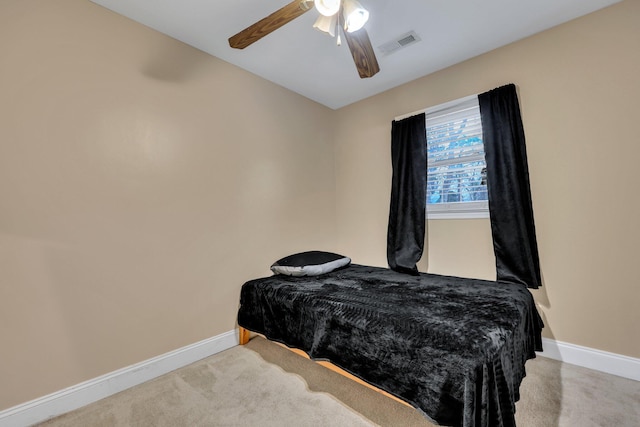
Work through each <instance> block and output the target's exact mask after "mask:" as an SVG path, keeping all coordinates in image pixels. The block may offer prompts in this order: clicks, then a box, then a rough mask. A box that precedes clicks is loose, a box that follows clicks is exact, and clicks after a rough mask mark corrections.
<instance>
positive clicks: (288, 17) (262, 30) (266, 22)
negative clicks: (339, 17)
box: [229, 0, 313, 49]
mask: <svg viewBox="0 0 640 427" xmlns="http://www.w3.org/2000/svg"><path fill="white" fill-rule="evenodd" d="M312 6H313V1H307V0H294V1H292V2H291V3H289V4H288V5H286V6H284V7H282V8H280V9H278V10H276V11H275V12H273V13H272V14H271V15H269V16H267V17H266V18H263V19H261V20H259V21H258V22H256V23H255V24H253V25H251V26H249V27H247V28H245V29H244V30H242V31H240V32H239V33H238V34H236V35H234V36H232V37H230V38H229V46H231V47H232V48H235V49H244V48H245V47H247V46H249V45H251V44H252V43H255V42H257V41H258V40H260V39H261V38H263V37H264V36H266V35H267V34H270V33H272V32H273V31H275V30H277V29H278V28H280V27H282V26H283V25H284V24H286V23H288V22H291V21H293V20H294V19H296V18H297V17H299V16H301V15H302V14H304V13H305V12H307V11H308V10H309V9H311V7H312Z"/></svg>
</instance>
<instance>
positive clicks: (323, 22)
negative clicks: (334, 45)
mask: <svg viewBox="0 0 640 427" xmlns="http://www.w3.org/2000/svg"><path fill="white" fill-rule="evenodd" d="M337 23H338V14H337V13H336V14H334V15H332V16H324V15H320V16H318V19H316V23H315V24H313V28H315V29H316V30H320V31H322V32H323V33H327V34H329V35H330V36H331V37H335V36H336V24H337Z"/></svg>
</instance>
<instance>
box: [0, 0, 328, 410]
mask: <svg viewBox="0 0 640 427" xmlns="http://www.w3.org/2000/svg"><path fill="white" fill-rule="evenodd" d="M0 52H1V53H2V54H1V55H0V123H1V125H0V410H1V409H4V408H7V407H11V406H13V405H16V404H19V403H22V402H25V401H28V400H31V399H34V398H37V397H40V396H43V395H45V394H48V393H51V392H54V391H57V390H60V389H62V388H65V387H67V386H71V385H73V384H77V383H79V382H81V381H84V380H87V379H90V378H94V377H96V376H99V375H101V374H104V373H107V372H110V371H113V370H115V369H119V368H122V367H124V366H127V365H130V364H132V363H136V362H140V361H142V360H145V359H147V358H150V357H153V356H157V355H159V354H162V353H165V352H167V351H170V350H172V349H176V348H179V347H182V346H185V345H188V344H191V343H194V342H197V341H199V340H202V339H205V338H208V337H212V336H215V335H217V334H220V333H222V332H226V331H229V330H231V329H232V328H234V327H235V315H236V310H237V306H238V295H239V289H240V285H241V284H242V283H243V282H244V281H246V280H248V279H250V278H254V277H258V276H261V275H267V274H269V270H268V267H269V265H270V264H271V262H273V261H274V260H275V259H278V258H280V257H282V256H284V255H285V254H289V253H291V252H292V251H297V250H302V249H308V248H325V249H331V248H332V246H331V244H332V243H333V241H334V231H335V230H334V222H333V218H334V215H335V213H334V206H335V202H334V180H333V177H334V171H333V167H334V166H333V162H334V158H333V146H332V141H333V139H332V135H331V134H330V133H329V132H328V129H330V126H326V124H327V123H328V122H330V121H331V120H332V117H333V115H334V114H335V112H333V111H331V110H329V109H327V108H325V107H322V106H320V105H319V104H316V103H314V102H311V101H309V100H307V99H305V98H302V97H300V96H299V95H296V94H294V93H292V92H289V91H287V90H285V89H283V88H281V87H279V86H276V85H274V84H271V83H268V82H266V81H265V80H262V79H260V78H258V77H256V76H254V75H251V74H249V73H247V72H244V71H242V70H240V69H238V68H236V67H233V66H231V65H229V64H227V63H225V62H223V61H220V60H217V59H215V58H212V57H211V56H209V55H206V54H204V53H202V52H200V51H197V50H195V49H193V48H190V47H187V46H185V45H183V44H181V43H179V42H176V41H175V40H173V39H170V38H168V37H165V36H162V35H160V34H158V33H156V32H154V31H152V30H150V29H148V28H146V27H143V26H141V25H139V24H136V23H134V22H132V21H129V20H127V19H125V18H122V17H120V16H118V15H116V14H114V13H111V12H109V11H107V10H105V9H102V8H100V7H99V6H96V5H94V4H93V3H90V2H88V1H79V0H56V1H49V0H3V1H2V2H0ZM310 224H311V225H310Z"/></svg>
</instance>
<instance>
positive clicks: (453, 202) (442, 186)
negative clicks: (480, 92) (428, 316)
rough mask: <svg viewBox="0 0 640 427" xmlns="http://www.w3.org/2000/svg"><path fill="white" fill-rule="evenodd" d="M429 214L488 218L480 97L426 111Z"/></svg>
mask: <svg viewBox="0 0 640 427" xmlns="http://www.w3.org/2000/svg"><path fill="white" fill-rule="evenodd" d="M425 113H426V121H427V129H426V132H427V216H428V218H430V219H439V218H447V219H450V218H486V217H488V216H489V210H488V204H487V186H486V174H485V171H486V163H485V158H484V146H483V143H482V122H481V120H480V109H479V106H478V98H477V97H476V96H473V97H469V98H465V99H463V100H460V101H453V102H450V103H447V104H443V105H440V106H436V107H433V108H430V109H428V110H426V111H425Z"/></svg>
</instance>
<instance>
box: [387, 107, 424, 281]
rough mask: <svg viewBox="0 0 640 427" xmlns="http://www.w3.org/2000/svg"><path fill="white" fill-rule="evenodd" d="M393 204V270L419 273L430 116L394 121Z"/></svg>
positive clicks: (390, 233) (389, 253)
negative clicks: (427, 120) (428, 121)
mask: <svg viewBox="0 0 640 427" xmlns="http://www.w3.org/2000/svg"><path fill="white" fill-rule="evenodd" d="M391 163H392V167H393V177H392V181H391V206H390V209H389V229H388V232H387V261H388V262H389V267H391V269H392V270H395V271H398V272H400V273H407V274H412V275H417V274H418V267H417V266H416V263H417V262H418V260H420V258H421V257H422V252H423V250H424V238H425V227H426V219H425V214H426V212H425V209H426V202H427V130H426V116H425V114H424V113H423V114H419V115H416V116H412V117H408V118H406V119H403V120H398V121H396V120H394V121H393V123H392V124H391Z"/></svg>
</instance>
